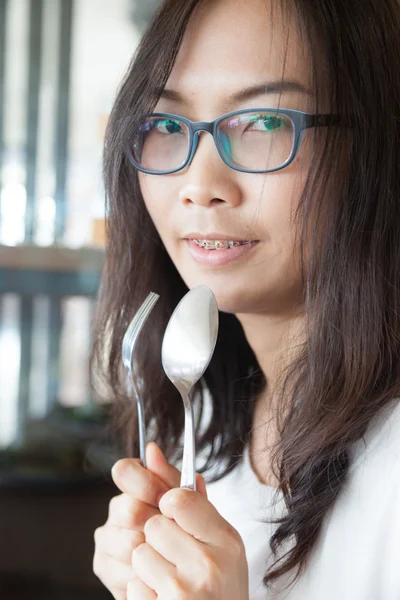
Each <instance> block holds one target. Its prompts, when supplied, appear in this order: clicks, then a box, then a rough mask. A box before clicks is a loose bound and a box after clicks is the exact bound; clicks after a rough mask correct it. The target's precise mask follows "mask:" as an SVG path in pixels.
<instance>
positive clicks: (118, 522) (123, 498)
mask: <svg viewBox="0 0 400 600" xmlns="http://www.w3.org/2000/svg"><path fill="white" fill-rule="evenodd" d="M159 512H160V511H159V510H158V509H157V508H154V507H152V506H150V505H149V504H146V503H145V502H141V501H140V500H137V499H136V498H133V497H132V496H129V495H128V494H120V495H119V496H115V497H114V498H111V500H110V503H109V509H108V519H107V525H112V526H114V527H122V528H123V529H135V530H136V531H142V532H143V529H144V525H145V523H146V521H147V520H148V519H150V518H151V517H153V516H154V515H158V514H159Z"/></svg>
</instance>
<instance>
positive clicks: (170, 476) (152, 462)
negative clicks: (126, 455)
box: [146, 442, 207, 497]
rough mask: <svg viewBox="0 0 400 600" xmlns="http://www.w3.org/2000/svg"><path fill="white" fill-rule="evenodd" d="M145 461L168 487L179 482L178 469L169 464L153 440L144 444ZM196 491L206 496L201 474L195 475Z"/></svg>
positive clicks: (177, 484) (178, 484) (177, 485)
mask: <svg viewBox="0 0 400 600" xmlns="http://www.w3.org/2000/svg"><path fill="white" fill-rule="evenodd" d="M146 461H147V468H148V469H149V471H151V472H152V473H154V475H156V476H157V477H158V478H159V479H161V481H163V482H164V483H165V484H166V485H167V486H168V487H169V488H171V489H172V488H178V487H179V486H180V483H181V473H180V471H179V470H178V469H177V468H176V467H174V466H173V465H171V464H169V462H168V461H167V459H166V458H165V456H164V454H163V452H162V451H161V449H160V448H159V446H158V445H157V444H156V443H155V442H150V443H149V444H147V446H146ZM196 488H197V491H198V492H199V493H200V494H202V495H203V496H206V497H207V492H206V484H205V482H204V479H203V477H202V476H201V475H199V474H197V475H196Z"/></svg>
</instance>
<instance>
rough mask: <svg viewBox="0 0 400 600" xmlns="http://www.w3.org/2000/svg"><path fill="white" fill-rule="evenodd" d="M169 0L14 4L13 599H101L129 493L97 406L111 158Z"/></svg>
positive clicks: (5, 284)
mask: <svg viewBox="0 0 400 600" xmlns="http://www.w3.org/2000/svg"><path fill="white" fill-rule="evenodd" d="M157 4H158V2H157V0H0V598H1V600H20V599H28V598H29V599H30V600H47V599H50V598H51V599H52V600H64V599H67V598H68V599H70V598H74V600H80V599H82V600H83V599H85V600H91V599H92V598H93V599H94V598H96V600H102V599H103V598H104V599H110V598H111V596H110V594H108V592H107V591H106V590H105V589H104V588H103V587H102V585H101V584H100V582H99V581H98V580H97V579H96V578H95V576H94V575H93V574H92V557H93V547H94V543H93V532H94V529H95V528H96V527H97V526H99V525H101V524H102V523H104V521H105V520H106V517H107V507H108V502H109V500H110V498H111V497H112V496H114V495H116V493H117V492H118V491H117V489H116V488H115V487H114V485H113V484H112V482H111V480H110V476H109V469H110V466H111V465H112V464H113V462H114V461H115V459H116V453H115V451H114V448H113V444H112V443H111V441H109V439H108V437H107V436H106V435H105V431H106V430H105V425H106V423H107V421H108V415H109V411H110V408H111V403H109V404H105V405H100V404H99V403H98V401H97V400H96V399H95V398H92V397H91V393H90V388H89V377H88V357H89V351H90V344H91V323H92V318H93V314H94V309H95V303H96V295H97V290H98V285H99V280H100V273H101V269H102V265H103V260H104V241H105V240H104V236H105V234H104V231H105V229H104V220H105V218H106V215H105V214H104V191H103V186H102V179H101V155H102V144H103V136H104V130H105V126H106V123H107V118H108V115H109V112H110V109H111V106H112V104H113V100H114V98H115V94H116V90H117V88H118V84H119V82H120V80H121V78H122V77H123V75H124V72H125V70H126V68H127V66H128V64H129V62H130V59H131V56H132V54H133V52H134V51H135V48H136V46H137V43H138V40H139V39H140V35H141V32H142V31H143V29H144V27H145V25H146V24H147V22H148V21H149V19H150V17H151V14H152V12H153V10H154V9H155V8H156V5H157Z"/></svg>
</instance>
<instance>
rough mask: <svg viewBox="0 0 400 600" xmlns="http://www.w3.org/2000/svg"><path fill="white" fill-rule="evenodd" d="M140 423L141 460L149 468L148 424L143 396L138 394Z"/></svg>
mask: <svg viewBox="0 0 400 600" xmlns="http://www.w3.org/2000/svg"><path fill="white" fill-rule="evenodd" d="M137 409H138V425H139V449H140V460H141V461H142V465H143V466H144V468H145V469H147V463H146V425H145V419H144V405H143V398H142V397H141V396H140V395H139V396H138V403H137Z"/></svg>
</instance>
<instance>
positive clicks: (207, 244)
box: [191, 239, 251, 250]
mask: <svg viewBox="0 0 400 600" xmlns="http://www.w3.org/2000/svg"><path fill="white" fill-rule="evenodd" d="M191 241H192V242H193V243H194V244H196V246H199V247H200V248H204V249H205V250H228V249H229V248H236V247H237V246H245V245H247V244H250V243H251V242H235V241H228V240H194V239H192V240H191Z"/></svg>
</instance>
